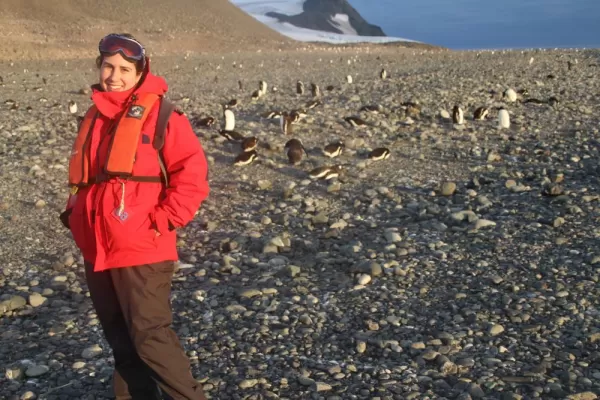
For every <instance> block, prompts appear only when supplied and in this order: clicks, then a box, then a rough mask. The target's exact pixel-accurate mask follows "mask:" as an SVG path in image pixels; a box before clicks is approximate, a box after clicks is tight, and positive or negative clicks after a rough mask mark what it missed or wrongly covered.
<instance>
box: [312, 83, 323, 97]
mask: <svg viewBox="0 0 600 400" xmlns="http://www.w3.org/2000/svg"><path fill="white" fill-rule="evenodd" d="M310 92H311V94H312V96H313V97H319V96H321V89H320V88H319V85H317V84H316V83H311V84H310Z"/></svg>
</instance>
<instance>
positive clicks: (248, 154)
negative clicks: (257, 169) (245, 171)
mask: <svg viewBox="0 0 600 400" xmlns="http://www.w3.org/2000/svg"><path fill="white" fill-rule="evenodd" d="M256 157H258V153H257V152H256V150H251V151H244V152H243V153H240V154H239V155H238V156H237V157H236V158H235V160H233V165H235V166H236V167H241V166H243V165H248V164H251V163H252V161H254V160H255V159H256Z"/></svg>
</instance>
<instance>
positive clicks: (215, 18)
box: [0, 0, 289, 60]
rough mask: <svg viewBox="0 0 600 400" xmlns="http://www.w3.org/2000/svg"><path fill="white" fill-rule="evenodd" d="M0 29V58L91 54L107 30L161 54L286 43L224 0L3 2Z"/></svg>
mask: <svg viewBox="0 0 600 400" xmlns="http://www.w3.org/2000/svg"><path fill="white" fill-rule="evenodd" d="M0 26H1V27H2V29H0V40H1V41H2V45H1V46H0V60H1V59H15V60H16V59H38V58H39V59H47V58H73V57H79V56H93V55H94V54H95V51H96V50H95V46H96V45H97V43H98V40H99V39H100V38H101V37H102V36H103V35H104V34H106V33H109V32H130V33H132V34H134V35H135V36H136V37H138V38H139V39H140V40H141V41H142V42H144V43H145V44H146V46H147V47H148V49H149V51H150V52H151V53H154V54H161V55H164V54H173V53H185V52H186V51H192V52H214V51H223V52H228V51H236V50H253V49H258V48H264V47H281V46H282V45H283V44H285V43H289V40H288V39H287V38H285V37H284V36H282V35H280V34H279V33H277V32H275V31H273V30H271V29H269V28H268V27H266V26H265V25H263V24H261V23H260V22H258V21H256V20H255V19H254V18H252V17H251V16H249V15H247V14H245V13H244V12H243V11H242V10H240V9H239V8H237V7H236V6H234V5H233V4H231V3H230V2H229V1H227V0H127V1H123V0H103V1H97V0H2V1H0ZM174 39H177V40H174Z"/></svg>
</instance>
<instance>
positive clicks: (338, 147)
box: [323, 141, 344, 158]
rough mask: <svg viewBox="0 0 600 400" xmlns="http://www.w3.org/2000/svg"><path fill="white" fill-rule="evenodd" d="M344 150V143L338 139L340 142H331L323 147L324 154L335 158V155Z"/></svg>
mask: <svg viewBox="0 0 600 400" xmlns="http://www.w3.org/2000/svg"><path fill="white" fill-rule="evenodd" d="M343 150H344V143H343V142H340V141H338V142H334V143H329V144H328V145H327V146H325V148H324V149H323V154H324V155H326V156H327V157H329V158H333V157H337V156H339V155H340V154H342V151H343Z"/></svg>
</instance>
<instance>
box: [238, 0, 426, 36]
mask: <svg viewBox="0 0 600 400" xmlns="http://www.w3.org/2000/svg"><path fill="white" fill-rule="evenodd" d="M230 1H231V3H232V4H233V5H235V6H237V7H239V8H240V9H242V11H244V12H246V13H247V14H250V15H251V16H252V17H254V18H255V19H257V20H258V21H260V22H262V23H263V24H265V25H267V26H268V27H269V28H271V29H273V30H275V31H277V32H279V33H281V34H282V35H285V36H287V37H289V38H291V39H294V40H298V41H301V42H326V43H334V44H341V43H364V42H366V43H389V42H417V41H416V40H410V39H405V38H399V37H391V36H360V35H357V32H356V29H354V28H353V27H352V25H350V21H349V18H348V15H346V14H336V15H334V17H333V18H332V19H331V20H330V22H331V24H332V25H333V26H335V27H336V28H337V29H339V30H341V31H342V32H344V34H336V33H332V32H326V31H318V30H314V29H306V28H299V27H297V26H295V25H292V24H290V23H287V22H279V20H278V19H277V18H272V17H267V16H266V15H265V14H267V13H269V12H276V13H280V14H285V15H290V16H291V15H297V14H301V13H302V12H303V11H304V9H303V5H304V0H230ZM417 43H418V42H417Z"/></svg>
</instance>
